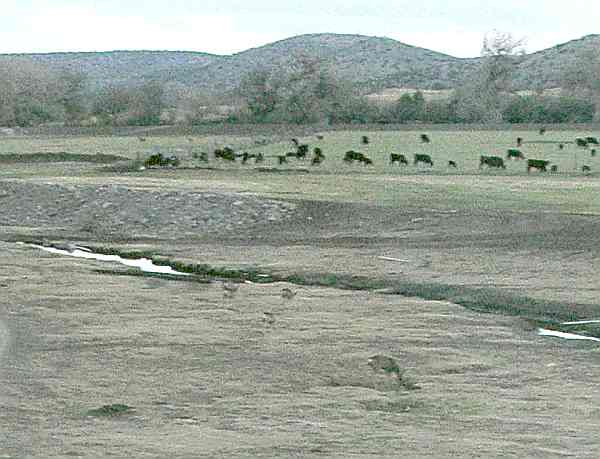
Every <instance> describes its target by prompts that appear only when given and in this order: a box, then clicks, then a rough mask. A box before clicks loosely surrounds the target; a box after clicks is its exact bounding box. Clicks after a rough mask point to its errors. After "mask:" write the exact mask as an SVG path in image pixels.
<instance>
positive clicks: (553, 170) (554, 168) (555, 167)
mask: <svg viewBox="0 0 600 459" xmlns="http://www.w3.org/2000/svg"><path fill="white" fill-rule="evenodd" d="M550 172H558V166H557V165H556V164H553V165H552V166H550Z"/></svg>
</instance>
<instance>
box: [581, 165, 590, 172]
mask: <svg viewBox="0 0 600 459" xmlns="http://www.w3.org/2000/svg"><path fill="white" fill-rule="evenodd" d="M581 172H583V173H586V172H592V168H591V167H590V166H587V165H585V164H584V165H583V166H582V167H581Z"/></svg>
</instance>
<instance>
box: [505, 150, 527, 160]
mask: <svg viewBox="0 0 600 459" xmlns="http://www.w3.org/2000/svg"><path fill="white" fill-rule="evenodd" d="M511 158H515V159H525V155H523V152H522V151H521V150H517V149H516V148H509V149H508V150H506V159H511Z"/></svg>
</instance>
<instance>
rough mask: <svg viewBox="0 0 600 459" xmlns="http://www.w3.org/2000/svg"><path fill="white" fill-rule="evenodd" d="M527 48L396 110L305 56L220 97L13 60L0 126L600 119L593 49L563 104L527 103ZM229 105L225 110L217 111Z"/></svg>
mask: <svg viewBox="0 0 600 459" xmlns="http://www.w3.org/2000/svg"><path fill="white" fill-rule="evenodd" d="M521 47H522V44H521V42H520V41H519V40H515V39H514V38H513V37H512V36H511V35H510V34H505V33H500V32H496V33H494V34H492V35H490V36H488V37H486V39H485V40H484V42H483V46H482V56H483V58H484V59H483V63H482V65H481V67H480V68H479V69H478V71H477V72H475V73H474V74H472V75H469V76H468V77H467V78H465V80H464V81H465V83H464V84H462V85H461V86H459V87H457V88H455V89H454V90H452V91H450V92H449V95H448V96H446V97H438V98H435V99H430V100H428V99H427V98H426V97H425V96H424V94H423V93H422V92H420V91H418V90H415V91H414V92H409V93H405V94H403V95H401V96H400V97H399V98H398V99H397V100H395V101H393V102H392V103H387V102H386V103H379V102H377V101H374V100H372V99H369V98H368V97H367V96H366V95H365V94H363V93H361V91H360V88H359V87H357V86H356V85H352V84H351V83H350V82H347V81H343V80H341V79H339V78H338V77H337V76H336V74H335V69H333V68H331V67H328V66H327V65H325V64H324V63H323V62H321V61H320V60H318V59H316V58H313V57H310V56H306V55H298V56H296V57H295V58H293V59H291V61H290V64H289V65H288V67H287V68H285V69H275V70H268V69H258V70H252V71H249V72H248V73H247V74H246V76H245V77H244V78H243V79H242V81H241V83H240V85H239V87H238V88H237V89H236V91H234V92H232V93H229V94H226V95H223V96H222V97H214V96H212V97H211V96H206V95H204V94H202V93H201V92H199V91H194V90H193V89H190V88H182V87H176V86H175V87H174V86H172V85H167V84H165V83H162V82H159V81H144V82H140V84H139V85H136V86H124V85H121V86H120V85H108V86H105V87H99V88H92V87H90V85H89V82H88V80H87V78H86V76H85V75H84V74H81V73H77V72H71V71H52V70H50V69H48V68H46V67H44V66H42V65H41V64H37V63H35V62H33V61H31V60H28V59H27V58H25V57H22V58H14V59H11V60H9V61H6V62H3V64H2V66H0V126H8V127H12V126H23V127H27V126H35V125H40V124H46V123H63V124H65V125H158V124H173V123H175V122H181V123H189V124H198V123H205V122H207V120H210V119H218V120H221V121H223V118H226V121H228V122H231V123H297V124H310V123H325V124H336V123H354V124H360V123H415V122H423V123H497V122H507V123H586V122H590V121H598V120H600V50H586V51H584V52H582V53H581V54H580V55H578V56H575V58H574V59H573V63H572V65H571V66H569V67H568V68H566V69H562V70H560V71H561V72H562V73H561V78H562V82H563V83H562V88H561V91H560V94H559V95H547V94H545V93H544V92H543V91H538V92H535V91H531V92H530V93H526V94H519V93H516V92H515V91H513V90H512V87H511V84H512V76H513V72H514V69H515V66H516V62H517V59H516V58H517V57H518V55H519V53H520V51H521ZM557 71H558V70H557ZM224 100H225V102H224ZM222 106H226V109H225V110H219V109H217V107H221V108H222ZM211 115H213V116H212V117H211Z"/></svg>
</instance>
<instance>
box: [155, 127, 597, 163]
mask: <svg viewBox="0 0 600 459" xmlns="http://www.w3.org/2000/svg"><path fill="white" fill-rule="evenodd" d="M539 132H540V134H544V132H545V129H543V128H542V129H540V131H539ZM317 139H318V140H323V136H322V135H317ZM420 140H421V142H422V143H429V142H430V141H431V140H430V138H429V136H428V135H427V134H421V135H420ZM291 142H292V144H293V145H294V151H290V152H287V153H285V154H279V155H274V156H271V157H272V158H276V159H277V163H278V164H279V165H283V164H286V163H288V160H289V159H291V158H295V159H301V160H305V159H307V157H308V156H309V145H308V144H305V143H300V142H299V141H298V139H296V138H293V139H291ZM369 142H370V140H369V137H368V136H366V135H363V136H362V137H361V143H362V144H363V145H368V144H369ZM523 143H524V141H523V138H521V137H517V142H516V144H517V148H509V149H508V150H507V152H506V157H505V158H502V157H500V156H485V155H481V156H480V161H479V168H480V169H481V168H482V167H484V166H486V167H487V168H496V169H506V164H505V160H524V161H526V162H527V172H528V173H529V172H531V170H532V169H535V170H538V171H541V172H547V170H548V169H547V168H548V166H549V165H550V163H551V161H548V160H544V159H534V158H526V157H525V155H524V154H523V152H522V151H521V150H520V149H519V147H521V146H522V145H523ZM556 143H557V145H558V148H559V149H560V150H562V149H564V145H565V143H574V144H576V145H577V146H578V147H582V148H587V147H588V146H596V145H600V143H599V142H598V138H596V137H580V138H576V139H575V141H574V142H556ZM590 155H591V156H595V155H596V149H595V148H591V149H590ZM214 157H215V159H219V160H223V161H229V162H235V161H237V160H238V159H240V160H241V163H242V164H246V163H247V162H248V161H249V160H254V163H255V164H259V163H262V162H263V161H264V160H265V155H263V154H262V153H248V152H242V153H237V152H235V151H234V150H233V149H232V148H230V147H224V148H217V149H215V150H214ZM194 158H195V159H198V160H200V161H203V162H208V153H206V152H203V153H199V154H195V155H194ZM342 159H343V161H344V162H345V163H347V164H351V163H354V162H358V163H361V164H363V165H365V166H369V165H372V164H373V160H372V159H371V158H369V157H368V156H367V155H365V154H364V153H361V152H359V151H355V150H348V151H347V152H346V153H345V154H344V156H343V158H342ZM324 160H325V155H324V153H323V150H322V149H321V148H320V147H315V148H314V149H313V151H312V155H311V158H310V164H311V165H313V166H316V165H319V164H321V163H322V162H323V161H324ZM389 163H390V165H394V164H397V165H401V166H402V165H405V166H408V165H409V162H408V159H407V157H406V156H405V155H403V154H400V153H390V155H389ZM420 164H425V165H429V166H431V167H433V160H432V158H431V156H430V155H429V154H425V153H416V154H415V155H414V156H413V165H415V166H417V165H420ZM144 165H145V166H146V167H152V166H160V167H165V166H171V167H176V166H178V165H179V159H178V158H177V157H176V156H170V157H164V156H163V155H162V154H160V153H157V154H154V155H152V156H150V157H149V158H148V159H146V161H145V162H144ZM447 166H448V168H455V169H456V168H458V164H457V163H456V161H453V160H449V161H448V163H447ZM581 170H582V172H584V173H589V172H591V167H590V166H589V165H586V164H584V165H583V166H582V168H581ZM550 171H551V172H558V166H557V165H551V166H550Z"/></svg>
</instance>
